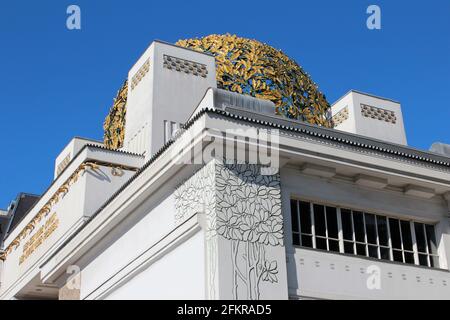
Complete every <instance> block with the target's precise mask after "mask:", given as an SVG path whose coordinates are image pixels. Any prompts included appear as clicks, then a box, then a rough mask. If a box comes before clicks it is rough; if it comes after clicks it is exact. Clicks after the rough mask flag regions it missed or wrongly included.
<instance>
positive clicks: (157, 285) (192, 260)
mask: <svg viewBox="0 0 450 320" xmlns="http://www.w3.org/2000/svg"><path fill="white" fill-rule="evenodd" d="M106 299H107V300H128V299H129V300H132V299H147V300H149V299H184V300H186V299H187V300H196V299H205V257H204V234H203V232H202V231H199V232H197V233H196V234H195V235H194V236H193V237H192V238H190V239H188V240H187V241H185V242H183V243H182V244H181V245H180V246H178V247H177V248H175V249H174V250H173V251H170V252H169V253H167V254H166V255H164V256H163V257H162V258H161V259H159V260H157V261H156V262H155V263H153V264H152V265H150V266H149V267H148V268H147V269H145V270H143V271H142V272H141V273H139V274H138V275H136V276H135V277H133V278H132V279H130V280H129V281H128V282H126V283H125V284H124V285H123V286H121V287H119V288H117V289H116V290H115V291H113V292H112V293H111V294H110V295H108V296H107V297H106Z"/></svg>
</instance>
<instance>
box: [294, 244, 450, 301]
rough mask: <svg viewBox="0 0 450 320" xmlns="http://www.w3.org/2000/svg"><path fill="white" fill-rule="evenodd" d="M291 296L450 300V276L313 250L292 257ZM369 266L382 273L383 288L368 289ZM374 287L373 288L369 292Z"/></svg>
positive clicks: (438, 271)
mask: <svg viewBox="0 0 450 320" xmlns="http://www.w3.org/2000/svg"><path fill="white" fill-rule="evenodd" d="M288 259H289V260H288V261H289V262H288V274H289V290H290V295H291V297H295V296H302V297H311V298H322V299H449V298H450V273H449V272H448V271H441V270H436V269H429V268H424V267H418V266H411V265H404V264H397V263H389V262H383V261H381V260H373V259H365V258H360V257H352V256H347V255H342V254H335V253H329V252H323V251H318V250H312V249H301V248H295V251H294V253H293V254H289V255H288ZM369 266H376V267H378V268H379V270H380V282H379V283H380V287H379V289H377V288H375V287H368V286H367V281H368V280H370V279H369V277H370V276H371V274H370V273H368V268H369ZM369 288H371V289H369Z"/></svg>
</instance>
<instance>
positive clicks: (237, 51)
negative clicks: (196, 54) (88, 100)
mask: <svg viewBox="0 0 450 320" xmlns="http://www.w3.org/2000/svg"><path fill="white" fill-rule="evenodd" d="M176 45H178V46H181V47H185V48H189V49H193V50H196V51H200V52H206V53H210V54H212V55H213V56H214V57H215V59H216V78H217V86H218V87H219V88H221V89H225V90H229V91H234V92H238V93H241V94H247V95H251V96H253V97H256V98H261V99H268V100H271V101H273V102H274V104H275V106H276V109H275V110H274V113H276V114H279V115H283V116H285V117H287V118H290V119H297V120H302V121H306V122H308V123H311V124H317V125H320V126H324V127H332V120H331V117H330V112H329V109H330V104H329V103H328V101H327V100H326V98H325V96H324V95H323V94H322V93H321V92H320V91H319V89H318V86H317V85H316V84H315V83H314V82H313V81H312V79H311V78H310V76H309V75H308V74H307V73H306V72H305V71H304V70H303V69H302V68H301V67H300V66H299V65H298V64H297V63H296V62H295V61H294V60H292V59H290V58H289V57H288V56H286V55H285V54H284V53H283V52H282V51H280V50H277V49H275V48H273V47H271V46H269V45H267V44H264V43H261V42H259V41H256V40H251V39H246V38H240V37H238V36H236V35H229V34H226V35H209V36H206V37H203V38H199V39H197V38H196V39H186V40H179V41H178V42H177V43H176ZM126 88H127V83H125V84H124V86H123V87H122V89H120V91H119V94H118V96H117V98H116V99H115V100H114V105H113V107H112V108H111V111H110V113H109V115H108V116H107V117H106V120H105V125H104V129H105V136H104V137H105V145H106V146H108V147H111V148H120V147H121V146H122V145H123V137H124V128H125V112H126ZM124 90H125V92H124Z"/></svg>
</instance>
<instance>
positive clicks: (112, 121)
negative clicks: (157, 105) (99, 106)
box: [103, 80, 128, 149]
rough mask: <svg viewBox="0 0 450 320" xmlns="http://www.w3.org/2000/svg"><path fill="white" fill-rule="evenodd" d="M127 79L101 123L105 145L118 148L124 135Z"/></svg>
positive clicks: (121, 144)
mask: <svg viewBox="0 0 450 320" xmlns="http://www.w3.org/2000/svg"><path fill="white" fill-rule="evenodd" d="M127 96H128V80H126V81H125V83H124V84H123V85H122V87H121V88H120V89H119V91H118V93H117V96H116V97H115V98H114V103H113V105H112V107H111V109H110V110H109V114H108V115H107V116H106V119H105V122H104V124H103V130H104V136H103V140H104V141H103V142H104V144H105V146H106V147H108V148H111V149H118V148H121V147H122V146H123V140H124V137H125V115H126V112H127V109H126V104H127Z"/></svg>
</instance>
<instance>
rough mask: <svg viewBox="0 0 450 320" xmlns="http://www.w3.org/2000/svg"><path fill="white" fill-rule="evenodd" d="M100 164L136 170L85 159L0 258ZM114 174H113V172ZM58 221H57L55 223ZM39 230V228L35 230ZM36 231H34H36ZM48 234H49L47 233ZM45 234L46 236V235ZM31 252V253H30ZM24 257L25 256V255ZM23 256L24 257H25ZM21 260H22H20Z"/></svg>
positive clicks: (19, 242)
mask: <svg viewBox="0 0 450 320" xmlns="http://www.w3.org/2000/svg"><path fill="white" fill-rule="evenodd" d="M100 166H106V167H111V168H112V170H131V171H136V170H137V169H136V168H131V167H125V166H118V165H115V164H110V163H104V162H98V161H87V162H83V163H82V164H80V166H79V167H78V168H77V169H76V170H75V171H74V172H73V173H72V174H71V175H70V177H69V178H68V179H67V180H66V181H65V182H64V183H63V184H62V185H61V187H59V188H58V190H57V191H56V192H55V193H54V194H53V195H52V196H51V197H50V199H49V200H48V201H47V202H46V203H45V205H44V206H43V207H42V208H41V209H40V210H39V211H38V213H37V214H36V215H35V216H34V218H33V219H32V220H31V221H30V222H29V223H28V224H27V225H26V226H25V227H24V228H23V229H22V231H21V232H20V233H19V235H18V236H17V237H16V238H15V239H14V240H13V241H12V242H11V244H10V245H9V246H8V247H7V248H6V249H5V251H4V252H3V253H1V254H0V259H1V260H5V259H6V258H7V256H8V255H9V254H10V253H11V252H13V251H14V250H16V249H17V248H18V247H19V246H20V244H21V243H22V241H23V240H25V238H26V237H27V236H28V235H29V234H31V233H32V232H33V231H34V230H35V228H36V227H37V226H38V225H39V223H40V222H41V221H42V219H44V218H45V217H47V216H48V215H49V213H50V212H51V210H52V207H53V206H54V205H55V204H57V203H58V202H59V200H60V199H61V198H62V197H63V196H64V195H65V194H67V193H68V192H69V189H70V187H71V186H72V185H73V184H75V183H76V182H77V181H78V179H79V177H80V176H81V175H82V174H83V173H84V172H85V171H87V170H94V171H95V170H97V169H99V168H100ZM113 175H114V174H113ZM58 223H59V221H58V222H57V223H55V224H56V226H57V224H58ZM56 226H54V224H52V228H50V229H49V230H51V229H52V231H51V232H53V231H54V230H55V228H56ZM37 232H39V230H38V231H37ZM37 232H36V233H37ZM48 236H49V235H48ZM48 236H47V237H48ZM30 254H31V253H30ZM25 258H26V257H25ZM25 258H24V259H25ZM22 262H23V260H22Z"/></svg>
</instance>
